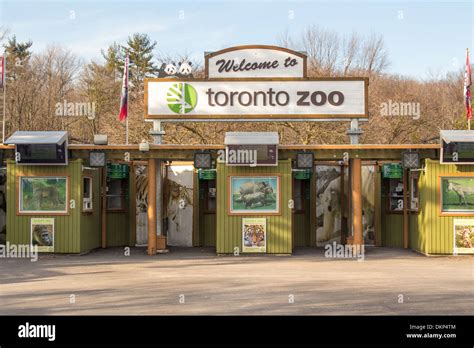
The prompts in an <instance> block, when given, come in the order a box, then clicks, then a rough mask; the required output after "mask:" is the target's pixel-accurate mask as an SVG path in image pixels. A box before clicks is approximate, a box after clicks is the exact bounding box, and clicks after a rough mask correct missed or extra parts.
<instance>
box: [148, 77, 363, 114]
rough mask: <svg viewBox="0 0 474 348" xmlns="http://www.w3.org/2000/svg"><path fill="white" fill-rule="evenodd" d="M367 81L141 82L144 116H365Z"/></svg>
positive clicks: (149, 80) (175, 80)
mask: <svg viewBox="0 0 474 348" xmlns="http://www.w3.org/2000/svg"><path fill="white" fill-rule="evenodd" d="M367 85H368V80H367V79H361V78H339V79H330V80H321V79H314V80H311V79H305V80H303V79H298V80H288V79H279V80H278V79H271V80H270V79H267V80H265V79H262V80H258V81H256V80H255V79H252V80H235V79H234V80H232V79H229V80H225V79H222V80H177V79H148V80H146V81H145V102H146V105H145V118H148V119H167V120H179V119H237V118H238V119H243V118H249V119H262V118H265V119H267V118H269V119H298V118H308V119H310V118H367V117H368V110H367Z"/></svg>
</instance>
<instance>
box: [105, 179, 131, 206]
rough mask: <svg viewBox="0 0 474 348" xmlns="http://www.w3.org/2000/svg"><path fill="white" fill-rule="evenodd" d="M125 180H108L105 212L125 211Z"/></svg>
mask: <svg viewBox="0 0 474 348" xmlns="http://www.w3.org/2000/svg"><path fill="white" fill-rule="evenodd" d="M126 194H127V179H109V181H108V183H107V210H108V211H125V210H126Z"/></svg>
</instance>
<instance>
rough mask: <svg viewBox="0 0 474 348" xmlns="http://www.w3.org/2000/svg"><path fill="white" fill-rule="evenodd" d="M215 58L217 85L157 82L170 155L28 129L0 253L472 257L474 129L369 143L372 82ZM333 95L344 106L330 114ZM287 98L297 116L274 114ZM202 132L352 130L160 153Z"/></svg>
mask: <svg viewBox="0 0 474 348" xmlns="http://www.w3.org/2000/svg"><path fill="white" fill-rule="evenodd" d="M205 58H206V61H207V62H208V64H207V66H206V75H207V76H206V78H205V79H202V80H192V79H181V80H180V79H171V78H169V76H168V77H167V78H165V79H151V80H148V81H146V86H145V87H146V90H147V94H146V99H145V103H146V105H147V107H146V109H145V117H146V120H147V121H150V122H153V131H152V132H151V133H152V135H153V137H154V139H155V142H156V144H153V145H150V144H148V143H147V142H146V141H145V142H142V143H141V144H139V145H138V144H135V145H108V144H107V138H106V135H104V136H98V135H97V136H94V144H68V142H67V140H68V134H67V133H65V132H53V131H45V132H29V133H24V132H21V131H18V132H15V133H14V134H13V135H12V136H11V137H10V138H9V139H7V140H6V144H3V145H0V148H1V149H2V152H0V154H2V155H3V161H0V162H4V163H5V164H6V168H5V167H3V168H0V249H1V248H2V247H3V245H2V244H3V243H6V245H10V246H12V245H19V246H21V245H23V246H25V245H26V246H28V245H34V246H37V247H38V250H39V251H40V252H50V253H83V252H87V251H89V250H92V249H95V248H99V247H102V248H106V247H112V246H117V247H125V246H134V245H147V246H148V252H149V253H150V254H151V255H153V254H155V253H156V252H157V251H159V250H164V249H166V248H167V245H185V246H190V245H192V246H208V247H213V248H215V250H216V252H217V253H218V254H235V253H273V254H291V253H292V251H293V248H294V247H299V246H311V247H314V246H325V245H328V244H329V245H332V244H333V243H334V242H336V243H346V244H355V245H360V244H362V243H364V244H375V245H376V246H389V247H404V248H411V249H413V250H417V251H419V252H421V253H424V254H474V232H473V231H474V193H473V192H474V179H473V178H474V157H473V155H472V154H473V152H474V151H473V149H474V146H473V144H474V140H473V139H474V131H461V130H460V131H442V132H441V134H440V143H439V144H389V145H387V144H377V145H369V144H363V145H358V144H357V137H358V135H359V134H360V131H359V130H358V129H357V123H358V122H359V121H360V120H367V97H368V96H367V83H368V81H367V80H366V79H358V78H354V79H325V78H321V79H309V78H307V77H306V68H305V66H306V58H305V55H304V54H302V53H300V52H294V51H290V50H287V49H283V48H278V47H269V46H244V47H236V48H231V49H227V50H223V51H219V52H215V53H211V54H207V55H206V57H205ZM222 60H225V62H224V63H223V62H222ZM228 61H232V63H228ZM270 61H271V62H272V64H260V63H259V62H270ZM287 61H288V62H290V61H291V62H293V63H292V64H285V62H287ZM243 62H245V64H244V63H243ZM249 63H251V64H250V65H248V64H249ZM221 66H223V67H224V68H222V69H221V68H220V67H221ZM275 76H276V77H275ZM209 88H211V91H213V92H214V93H216V94H217V93H218V92H225V93H226V94H227V95H230V93H231V92H239V95H237V94H236V95H234V103H233V105H230V104H231V101H230V99H229V101H228V102H227V103H229V105H226V106H222V105H218V104H223V103H224V102H223V101H222V100H221V99H220V98H222V96H223V94H219V95H218V103H215V102H214V101H213V100H212V99H211V101H212V103H209V99H208V96H207V95H206V91H208V90H209ZM270 88H271V93H269V94H265V95H262V94H260V93H258V92H261V91H269V89H270ZM334 91H338V92H340V93H342V96H343V98H339V99H334V100H332V102H329V99H330V98H329V95H330V94H331V93H333V92H334ZM243 92H248V93H250V94H252V96H255V97H256V98H257V101H256V102H254V101H253V100H252V103H249V102H248V100H247V99H245V98H246V97H248V95H247V94H245V93H243ZM253 92H255V93H253ZM279 92H282V93H281V94H280V96H282V95H288V96H289V98H288V105H286V106H282V105H278V104H277V103H276V101H275V99H274V97H275V95H276V94H277V93H279ZM283 92H284V93H285V94H283ZM302 92H304V93H302ZM240 95H243V97H241V103H237V104H236V103H235V97H237V99H238V97H239V96H240ZM333 96H336V94H333ZM213 97H215V94H214V95H213ZM270 97H271V98H272V99H270ZM326 97H327V100H325V98H326ZM160 98H162V99H160ZM300 98H303V100H301V99H300ZM312 99H313V100H312ZM324 100H325V101H326V102H325V103H323V101H324ZM341 100H342V103H340V101H341ZM279 103H280V104H284V103H286V101H283V100H282V99H280V100H279ZM338 103H340V105H333V104H338ZM247 104H248V105H247ZM188 121H192V122H209V121H217V122H220V121H226V122H268V121H271V122H279V121H285V122H286V121H291V122H299V121H305V122H312V121H339V122H342V121H343V122H346V121H347V122H350V123H351V130H350V131H349V132H348V135H349V137H350V138H351V143H350V144H342V145H298V144H290V145H284V144H280V141H279V137H278V134H273V133H258V132H250V133H242V132H229V133H227V134H226V137H225V144H217V145H206V144H199V145H183V144H161V137H162V136H163V135H164V132H163V131H162V129H161V122H188ZM0 157H1V156H0Z"/></svg>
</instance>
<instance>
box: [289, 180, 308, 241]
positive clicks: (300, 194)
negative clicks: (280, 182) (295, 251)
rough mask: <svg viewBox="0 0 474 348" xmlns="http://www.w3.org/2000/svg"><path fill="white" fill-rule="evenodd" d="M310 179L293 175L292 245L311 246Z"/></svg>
mask: <svg viewBox="0 0 474 348" xmlns="http://www.w3.org/2000/svg"><path fill="white" fill-rule="evenodd" d="M310 199H311V179H308V178H305V179H298V178H295V176H293V202H294V206H293V246H294V247H309V246H311V219H310V217H311V214H310V206H311V205H310Z"/></svg>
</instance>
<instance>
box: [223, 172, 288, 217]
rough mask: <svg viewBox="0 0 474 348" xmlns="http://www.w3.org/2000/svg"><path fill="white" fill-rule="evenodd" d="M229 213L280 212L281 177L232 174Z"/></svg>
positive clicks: (230, 178)
mask: <svg viewBox="0 0 474 348" xmlns="http://www.w3.org/2000/svg"><path fill="white" fill-rule="evenodd" d="M228 192H229V214H242V215H247V214H260V215H261V214H279V213H280V177H279V176H278V175H275V176H256V175H253V176H230V177H229V190H228Z"/></svg>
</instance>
